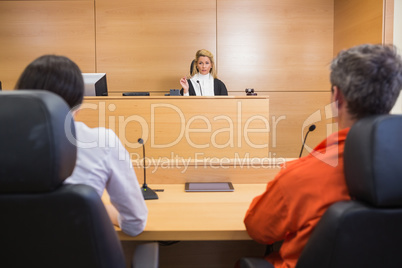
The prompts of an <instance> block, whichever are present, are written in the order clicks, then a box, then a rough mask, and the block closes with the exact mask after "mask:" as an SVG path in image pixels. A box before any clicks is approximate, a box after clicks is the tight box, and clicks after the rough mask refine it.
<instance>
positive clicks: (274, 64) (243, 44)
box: [0, 0, 392, 157]
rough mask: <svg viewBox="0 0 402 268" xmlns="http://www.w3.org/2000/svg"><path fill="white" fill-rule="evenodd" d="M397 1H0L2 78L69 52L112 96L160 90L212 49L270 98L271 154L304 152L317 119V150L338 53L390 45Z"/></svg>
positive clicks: (240, 79)
mask: <svg viewBox="0 0 402 268" xmlns="http://www.w3.org/2000/svg"><path fill="white" fill-rule="evenodd" d="M390 1H391V0H384V1H382V0H303V1H300V0H282V1H276V0H230V1H229V0H194V1H187V0H172V1H164V0H147V1H140V0H114V1H110V0H59V1H58V0H47V1H35V0H30V1H16V0H13V1H3V0H0V81H2V83H3V89H12V88H14V85H15V83H16V81H17V79H18V76H19V75H20V73H21V72H22V70H23V68H24V67H25V66H26V65H27V64H28V63H29V62H31V61H32V60H33V59H35V58H37V57H38V56H41V55H43V54H62V55H66V56H68V57H70V58H71V59H72V60H74V61H75V62H77V64H78V65H79V66H80V67H81V69H82V71H83V72H106V73H107V79H108V87H109V92H110V95H121V93H122V92H126V91H149V92H151V95H155V96H158V95H164V94H165V93H168V91H169V89H175V88H180V84H179V79H180V77H182V76H185V75H187V74H188V71H189V65H190V62H191V60H192V59H193V57H194V54H195V52H196V51H197V50H198V49H200V48H205V49H208V50H210V51H211V52H213V53H214V55H215V60H216V65H217V70H218V76H219V78H221V79H222V80H223V81H224V83H225V84H226V86H227V88H228V90H229V95H244V94H245V93H244V89H245V88H254V89H255V91H256V92H257V93H258V95H264V96H265V95H267V96H269V97H270V116H271V117H272V120H271V122H270V124H271V130H272V131H271V133H270V137H271V139H272V140H271V141H270V145H271V148H270V151H271V152H272V154H273V156H277V157H297V156H298V154H299V152H300V146H301V143H302V138H303V135H304V134H305V131H306V129H307V127H308V125H306V122H315V123H316V124H317V130H316V131H315V132H313V133H311V134H310V135H309V139H308V142H307V144H308V146H309V147H314V146H315V145H316V144H317V143H318V142H319V141H321V140H322V139H323V138H325V136H327V135H328V134H329V133H331V131H333V130H334V129H333V128H332V127H331V126H332V119H331V117H332V116H331V115H330V114H328V111H327V110H325V107H326V106H327V105H328V104H329V97H330V94H329V89H330V84H329V82H328V77H329V64H330V61H331V59H332V57H333V56H334V55H336V54H337V53H338V51H339V50H340V49H343V48H347V47H350V46H352V45H357V44H360V43H366V42H370V43H381V42H382V40H383V37H384V21H385V19H384V15H383V14H384V6H385V4H384V3H386V2H390ZM391 2H392V1H391ZM388 40H389V39H388ZM391 40H392V39H391ZM318 114H319V115H321V118H319V117H317V116H318ZM274 131H275V132H274Z"/></svg>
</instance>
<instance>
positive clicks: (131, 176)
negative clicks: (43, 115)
mask: <svg viewBox="0 0 402 268" xmlns="http://www.w3.org/2000/svg"><path fill="white" fill-rule="evenodd" d="M75 130H76V137H77V162H76V165H75V168H74V171H73V174H72V175H71V176H70V177H68V178H67V179H66V180H65V181H64V183H70V184H86V185H89V186H91V187H93V188H94V189H95V190H96V192H97V193H98V195H99V196H100V197H102V194H103V191H104V190H105V188H106V190H107V192H108V194H109V196H110V201H111V203H112V205H113V206H114V207H115V208H116V209H117V211H118V212H119V216H118V222H119V226H120V228H121V229H122V231H123V232H125V233H126V234H128V235H131V236H136V235H138V234H140V233H141V232H142V231H143V230H144V228H145V224H146V221H147V216H148V209H147V207H146V204H145V201H144V198H143V195H142V192H141V189H140V185H139V183H138V180H137V176H136V175H135V172H134V168H133V165H132V163H131V159H130V156H129V153H128V152H127V150H126V149H125V148H124V147H123V145H122V143H121V142H120V140H119V138H118V137H117V136H116V134H115V133H114V132H113V131H112V130H110V129H106V128H89V127H88V126H86V125H85V124H84V123H83V122H75Z"/></svg>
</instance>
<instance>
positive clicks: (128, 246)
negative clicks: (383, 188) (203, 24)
mask: <svg viewBox="0 0 402 268" xmlns="http://www.w3.org/2000/svg"><path fill="white" fill-rule="evenodd" d="M76 119H77V121H83V122H85V123H86V124H87V125H88V126H90V127H98V126H100V127H106V128H110V129H113V130H114V131H115V133H116V134H117V135H118V136H119V138H120V140H121V141H122V143H123V145H124V146H125V147H126V149H127V150H128V152H129V153H130V155H131V158H132V162H133V166H134V168H135V171H136V174H137V177H138V181H139V183H140V184H141V185H142V183H143V179H144V178H143V174H144V173H143V164H142V163H143V155H142V150H143V148H142V145H141V144H139V143H138V139H139V138H142V139H143V140H144V142H145V151H146V157H145V158H146V171H147V177H146V179H147V183H148V186H150V187H151V188H152V189H154V190H155V189H156V190H161V192H157V194H158V196H159V199H158V200H147V201H146V204H147V207H148V210H149V216H148V221H147V225H146V227H145V230H144V232H143V233H142V234H140V235H139V236H136V237H130V236H127V235H125V234H124V233H122V232H121V231H120V230H117V232H118V235H119V237H120V239H121V241H122V243H123V246H124V249H125V251H126V256H127V260H128V261H129V256H130V255H131V251H132V250H133V249H134V247H135V245H137V244H138V243H141V242H143V241H161V250H160V265H161V266H160V267H233V265H234V262H235V261H236V260H237V259H238V258H240V257H242V256H262V254H263V252H264V249H265V246H263V245H259V244H257V243H256V242H254V241H252V240H251V238H250V237H249V236H248V234H247V232H246V230H245V227H244V224H243V218H244V215H245V213H246V211H247V208H248V206H249V205H250V203H251V201H252V199H253V198H254V197H255V196H256V195H258V194H261V193H262V192H263V191H264V190H265V187H266V184H267V182H268V181H269V180H271V179H272V178H273V177H274V176H275V174H276V173H277V172H278V171H279V168H280V165H282V164H285V162H286V159H275V158H271V155H270V153H269V149H268V148H269V146H268V145H269V137H270V120H269V99H268V97H257V96H253V97H250V96H247V97H227V96H225V97H223V96H222V97H173V96H166V97H86V98H85V100H84V103H83V105H82V107H81V110H80V111H79V113H78V115H77V118H76ZM185 182H232V183H233V185H234V188H235V189H234V191H233V192H199V193H189V192H185V191H184V184H185ZM103 200H104V202H110V201H109V199H108V195H107V193H105V195H104V196H103Z"/></svg>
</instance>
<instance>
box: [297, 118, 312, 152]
mask: <svg viewBox="0 0 402 268" xmlns="http://www.w3.org/2000/svg"><path fill="white" fill-rule="evenodd" d="M314 130H315V125H314V124H312V125H311V126H310V127H309V128H308V131H307V133H306V136H304V141H303V144H302V147H301V150H300V155H299V158H300V157H301V155H302V153H303V149H304V144H306V140H307V135H308V134H309V133H310V132H311V131H314Z"/></svg>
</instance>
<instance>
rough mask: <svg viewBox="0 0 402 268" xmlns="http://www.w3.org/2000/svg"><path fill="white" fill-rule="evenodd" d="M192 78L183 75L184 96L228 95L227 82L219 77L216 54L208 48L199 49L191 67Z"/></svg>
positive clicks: (182, 93) (181, 80)
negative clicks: (215, 59)
mask: <svg viewBox="0 0 402 268" xmlns="http://www.w3.org/2000/svg"><path fill="white" fill-rule="evenodd" d="M190 76H191V77H190V79H187V78H186V77H182V78H181V79H180V85H181V86H182V87H183V88H182V89H181V91H180V94H181V95H183V96H217V95H226V96H227V95H228V91H227V89H226V86H225V84H224V83H223V82H222V81H221V80H219V79H218V78H217V73H216V68H215V61H214V56H213V54H212V53H211V52H209V51H208V50H206V49H201V50H198V51H197V53H196V54H195V59H194V60H193V62H192V63H191V67H190Z"/></svg>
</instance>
